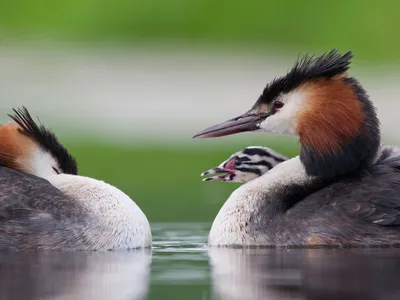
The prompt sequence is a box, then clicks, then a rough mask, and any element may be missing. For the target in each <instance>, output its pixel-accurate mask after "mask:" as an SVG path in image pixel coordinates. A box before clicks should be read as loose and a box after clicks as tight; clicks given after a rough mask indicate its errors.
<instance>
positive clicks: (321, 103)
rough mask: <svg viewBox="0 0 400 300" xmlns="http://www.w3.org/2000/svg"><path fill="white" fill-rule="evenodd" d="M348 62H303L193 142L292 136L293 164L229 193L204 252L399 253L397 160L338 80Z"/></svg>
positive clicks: (374, 121)
mask: <svg viewBox="0 0 400 300" xmlns="http://www.w3.org/2000/svg"><path fill="white" fill-rule="evenodd" d="M351 58H352V53H351V52H348V53H346V54H344V55H340V54H339V53H338V52H337V51H336V50H332V51H330V52H329V53H326V54H323V55H322V56H319V57H316V58H314V57H309V56H305V57H304V58H302V59H300V60H299V61H298V62H297V63H296V64H295V66H294V67H293V68H292V69H291V70H290V71H289V72H288V73H287V75H285V76H283V77H281V78H277V79H275V80H274V81H273V82H272V83H270V84H268V85H267V87H266V88H265V89H264V91H263V93H262V95H261V96H260V97H259V99H258V100H257V101H256V103H255V104H254V106H253V107H252V108H251V109H250V110H249V111H248V112H246V113H245V114H243V115H241V116H239V117H236V118H233V119H231V120H229V121H226V122H223V123H221V124H217V125H214V126H212V127H209V128H207V129H205V130H203V131H201V132H200V133H198V134H197V135H195V136H194V137H195V138H196V137H198V138H200V137H201V138H206V137H218V136H224V135H229V134H234V133H238V132H244V131H267V132H273V133H276V134H291V135H298V136H299V138H300V144H301V151H300V155H299V156H296V157H294V158H291V159H288V160H286V161H284V162H281V163H279V164H278V165H276V166H275V167H274V168H272V169H271V170H269V171H268V172H267V173H265V174H264V175H262V176H260V177H258V178H255V179H253V180H251V181H249V182H247V183H245V184H243V185H241V186H240V187H239V188H238V189H236V190H235V191H234V192H233V193H232V194H231V196H230V197H229V198H228V200H227V201H226V202H225V204H224V205H223V207H222V208H221V210H220V211H219V213H218V215H217V217H216V218H215V220H214V222H213V225H212V228H211V231H210V235H209V240H208V242H209V245H211V246H234V245H237V246H272V247H275V246H277V247H281V246H282V247H286V246H288V247H290V246H339V247H344V246H383V245H400V152H399V150H398V149H396V148H393V149H391V148H385V147H381V146H380V126H379V120H378V118H377V115H376V112H375V108H374V106H373V104H372V102H371V101H370V100H369V98H368V96H367V94H366V92H365V91H364V89H363V88H362V86H361V85H360V83H359V82H358V81H357V80H356V79H355V78H353V77H350V76H349V75H348V74H347V70H348V68H349V65H350V59H351Z"/></svg>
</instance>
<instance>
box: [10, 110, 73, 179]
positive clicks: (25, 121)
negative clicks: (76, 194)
mask: <svg viewBox="0 0 400 300" xmlns="http://www.w3.org/2000/svg"><path fill="white" fill-rule="evenodd" d="M13 111H14V114H9V115H8V116H9V117H10V118H11V119H12V120H13V121H14V122H15V123H17V124H18V125H19V126H20V128H19V129H18V131H19V132H20V133H21V134H24V135H26V136H27V137H29V138H31V139H32V140H34V141H35V142H36V143H37V144H38V145H39V146H40V147H41V148H42V149H43V150H44V151H46V152H48V153H50V154H51V155H52V156H53V157H54V158H55V159H56V160H57V162H58V166H59V170H56V172H57V173H66V174H73V175H76V174H78V166H77V163H76V159H75V158H74V157H73V156H72V155H71V154H70V153H69V152H68V150H67V149H66V148H65V147H64V146H63V145H62V144H61V143H60V142H59V141H58V139H57V137H56V136H55V134H54V133H53V132H52V131H51V130H49V129H48V128H46V127H45V126H44V125H43V124H41V123H40V120H39V119H38V123H39V124H37V123H36V122H35V121H34V120H33V118H32V117H31V115H30V113H29V111H28V110H27V109H26V107H22V108H18V109H13Z"/></svg>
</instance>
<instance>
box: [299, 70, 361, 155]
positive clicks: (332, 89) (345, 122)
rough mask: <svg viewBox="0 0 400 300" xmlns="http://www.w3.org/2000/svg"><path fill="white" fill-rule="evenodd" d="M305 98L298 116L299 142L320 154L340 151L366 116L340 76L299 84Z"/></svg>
mask: <svg viewBox="0 0 400 300" xmlns="http://www.w3.org/2000/svg"><path fill="white" fill-rule="evenodd" d="M299 92H300V93H305V99H306V101H307V103H306V106H305V108H304V110H303V111H302V112H301V113H300V116H299V118H298V134H299V137H300V143H301V144H302V145H303V146H305V147H312V148H314V149H316V153H318V154H319V155H321V156H323V155H326V154H328V153H334V152H337V151H340V147H341V145H342V144H343V143H349V142H351V140H352V139H354V138H355V136H357V135H358V134H360V130H361V129H362V124H363V123H364V122H365V115H364V112H363V110H362V106H361V103H360V101H358V99H357V94H356V93H355V91H354V90H353V89H352V88H351V87H350V86H349V85H348V84H346V83H345V82H344V81H343V76H336V77H333V78H331V79H324V78H323V79H318V80H314V81H312V82H310V83H306V84H304V85H302V86H301V87H299Z"/></svg>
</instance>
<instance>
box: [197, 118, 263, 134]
mask: <svg viewBox="0 0 400 300" xmlns="http://www.w3.org/2000/svg"><path fill="white" fill-rule="evenodd" d="M269 115H270V114H268V113H245V114H243V115H240V116H238V117H236V118H233V119H230V120H228V121H225V122H222V123H219V124H217V125H213V126H211V127H208V128H206V129H204V130H202V131H200V132H198V133H197V134H195V135H194V136H193V138H194V139H195V138H212V137H219V136H225V135H231V134H236V133H239V132H245V131H255V130H259V129H260V128H259V126H258V125H259V123H260V122H262V121H263V120H264V119H265V118H267V117H268V116H269Z"/></svg>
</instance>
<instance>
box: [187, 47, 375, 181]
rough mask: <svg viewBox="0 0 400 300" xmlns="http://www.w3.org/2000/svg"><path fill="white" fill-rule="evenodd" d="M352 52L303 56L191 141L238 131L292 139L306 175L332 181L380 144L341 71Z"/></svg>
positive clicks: (360, 97)
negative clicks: (249, 102) (244, 107)
mask: <svg viewBox="0 0 400 300" xmlns="http://www.w3.org/2000/svg"><path fill="white" fill-rule="evenodd" d="M351 58H352V53H351V52H347V53H346V54H344V55H340V54H339V53H338V52H337V51H336V50H332V51H330V52H329V53H326V54H323V55H322V56H319V57H316V58H315V57H312V56H311V57H310V56H305V57H303V58H301V59H299V60H298V61H297V63H296V64H295V65H294V67H293V68H292V69H291V70H290V71H289V72H288V73H287V74H286V75H285V76H283V77H280V78H276V79H275V80H273V81H272V82H271V83H269V84H268V85H267V86H266V87H265V89H264V90H263V92H262V94H261V96H260V97H259V98H258V100H257V101H256V102H255V104H254V105H253V107H252V108H251V109H250V110H249V111H248V112H246V113H245V114H243V115H240V116H238V117H236V118H233V119H231V120H228V121H226V122H223V123H220V124H217V125H214V126H211V127H209V128H207V129H205V130H203V131H201V132H199V133H198V134H196V135H195V136H194V138H209V137H219V136H225V135H230V134H235V133H239V132H244V131H266V132H272V133H276V134H290V135H298V136H299V137H300V143H301V146H302V147H301V154H300V158H301V160H302V162H303V164H304V165H305V167H306V170H307V172H308V174H310V175H317V176H320V177H328V178H331V177H335V176H337V175H342V174H345V173H349V172H352V171H356V170H358V169H359V168H360V167H363V166H366V165H369V164H371V163H372V161H373V160H374V158H375V156H376V153H377V151H378V148H379V144H380V128H379V121H378V118H377V116H376V113H375V108H374V107H373V105H372V103H371V101H370V100H369V99H368V96H367V94H366V92H365V91H364V89H363V88H362V87H361V85H360V84H359V83H358V81H357V80H356V79H354V78H352V77H349V76H348V74H347V73H346V72H347V70H348V68H349V66H350V59H351Z"/></svg>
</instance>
